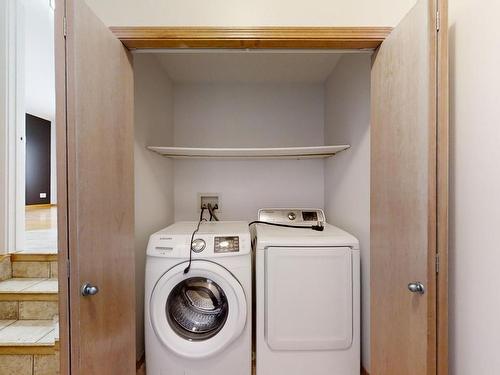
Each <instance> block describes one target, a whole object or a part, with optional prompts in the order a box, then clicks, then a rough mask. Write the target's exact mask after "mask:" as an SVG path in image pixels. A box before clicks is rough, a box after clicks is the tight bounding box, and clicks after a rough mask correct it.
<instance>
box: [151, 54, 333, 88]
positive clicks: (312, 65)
mask: <svg viewBox="0 0 500 375" xmlns="http://www.w3.org/2000/svg"><path fill="white" fill-rule="evenodd" d="M157 56H158V59H159V60H160V62H161V64H162V65H163V67H164V68H165V70H166V72H167V74H168V75H169V76H170V78H171V79H172V81H174V82H182V83H192V82H257V83H262V82H272V83H273V82H288V83H297V82H301V83H305V82H309V83H319V82H324V81H326V79H327V78H328V76H329V75H330V73H331V72H332V71H333V69H334V67H335V65H336V64H337V62H338V61H339V59H340V57H341V56H342V54H340V53H331V52H327V53H307V52H288V53H285V52H245V51H241V52H229V51H227V52H226V51H224V52H217V53H215V52H197V53H188V52H179V53H176V52H173V53H171V52H166V53H158V54H157Z"/></svg>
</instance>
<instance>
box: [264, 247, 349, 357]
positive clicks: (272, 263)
mask: <svg viewBox="0 0 500 375" xmlns="http://www.w3.org/2000/svg"><path fill="white" fill-rule="evenodd" d="M265 256H266V258H265V259H266V263H265V270H266V282H265V296H266V301H265V317H266V318H265V319H266V322H265V336H266V339H267V344H268V345H269V347H270V348H271V349H272V350H292V351H293V350H345V349H348V348H349V347H350V346H351V345H352V335H353V311H352V309H353V289H352V288H353V279H352V278H353V275H352V250H351V249H350V248H347V247H338V248H300V247H294V248H291V247H281V248H279V247H271V248H269V249H267V251H266V252H265ZM297 275H300V276H299V277H297ZM318 275H323V276H324V277H321V278H318ZM319 280H320V281H319Z"/></svg>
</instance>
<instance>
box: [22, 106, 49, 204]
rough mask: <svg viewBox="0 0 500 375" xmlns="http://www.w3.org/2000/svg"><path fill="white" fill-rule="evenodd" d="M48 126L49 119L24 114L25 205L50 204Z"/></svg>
mask: <svg viewBox="0 0 500 375" xmlns="http://www.w3.org/2000/svg"><path fill="white" fill-rule="evenodd" d="M50 126H51V124H50V121H47V120H44V119H42V118H40V117H36V116H32V115H29V114H26V204H27V205H30V204H50ZM41 193H45V194H46V197H45V198H41V197H40V194H41Z"/></svg>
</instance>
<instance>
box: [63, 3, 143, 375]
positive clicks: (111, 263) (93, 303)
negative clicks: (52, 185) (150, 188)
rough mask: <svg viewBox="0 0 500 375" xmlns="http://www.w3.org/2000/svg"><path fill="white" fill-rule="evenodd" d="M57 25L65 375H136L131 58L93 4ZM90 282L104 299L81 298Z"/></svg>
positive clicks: (70, 10)
mask: <svg viewBox="0 0 500 375" xmlns="http://www.w3.org/2000/svg"><path fill="white" fill-rule="evenodd" d="M64 16H66V30H67V31H66V37H64V35H63V34H62V31H61V30H63V27H64ZM56 27H57V31H56V57H57V59H56V60H57V106H58V122H59V123H60V125H59V131H58V146H59V149H60V151H59V155H58V159H59V161H58V168H59V171H58V173H59V181H60V184H59V188H60V189H61V190H62V191H61V192H60V194H61V195H60V203H59V206H60V207H59V214H60V217H59V220H60V225H59V230H60V234H59V243H60V252H61V254H60V260H61V262H60V265H61V264H62V265H64V263H62V262H64V260H65V258H67V259H68V261H69V284H67V283H65V281H64V276H62V277H61V278H60V284H61V293H67V294H66V295H63V296H62V298H61V299H62V304H61V327H62V328H61V333H62V337H61V344H62V348H61V368H62V373H63V374H66V373H68V372H69V371H71V374H72V375H77V374H81V375H93V374H96V375H102V374H110V375H111V374H116V375H126V374H130V375H132V374H134V373H135V281H134V272H135V271H134V248H133V244H134V237H133V233H134V196H133V194H134V179H133V165H134V163H133V71H132V64H131V56H130V54H129V53H128V51H127V50H126V49H125V48H124V47H123V45H122V43H121V42H120V41H118V40H117V39H116V38H115V37H114V36H113V35H112V33H111V32H110V31H109V30H108V28H107V27H105V26H104V25H103V24H102V23H101V22H100V21H99V20H98V19H97V17H96V16H95V15H94V14H93V13H92V12H91V11H90V10H89V8H88V7H87V5H86V3H85V1H81V0H66V1H65V2H64V1H59V3H58V6H57V10H56ZM59 28H60V29H59ZM61 124H62V125H61ZM64 274H66V270H65V269H64V268H63V270H62V275H64ZM86 282H88V283H91V284H93V285H95V286H97V287H98V288H99V291H98V293H97V294H95V295H92V296H85V297H84V296H82V292H81V286H82V285H83V284H84V283H86Z"/></svg>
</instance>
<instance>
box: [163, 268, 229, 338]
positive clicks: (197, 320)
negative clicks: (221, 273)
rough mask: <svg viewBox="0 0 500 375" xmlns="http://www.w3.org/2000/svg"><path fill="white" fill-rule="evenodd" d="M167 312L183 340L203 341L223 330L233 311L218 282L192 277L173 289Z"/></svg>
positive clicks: (170, 321) (172, 325)
mask: <svg viewBox="0 0 500 375" xmlns="http://www.w3.org/2000/svg"><path fill="white" fill-rule="evenodd" d="M165 312H166V314H167V320H168V322H169V324H170V326H171V327H172V329H173V330H174V332H176V333H177V334H178V335H179V336H180V337H182V338H185V339H187V340H190V341H203V340H207V339H209V338H211V337H213V336H215V335H216V334H217V333H218V332H219V331H220V330H221V329H222V327H223V326H224V324H225V323H226V320H227V316H228V312H229V308H228V301H227V297H226V295H225V293H224V291H223V290H222V288H221V287H220V286H219V285H217V283H216V282H214V281H213V280H211V279H208V278H205V277H192V278H189V279H186V280H183V281H182V282H180V283H179V284H177V285H176V286H175V287H174V288H173V289H172V292H171V293H170V294H169V296H168V299H167V303H166V306H165Z"/></svg>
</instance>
